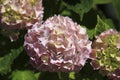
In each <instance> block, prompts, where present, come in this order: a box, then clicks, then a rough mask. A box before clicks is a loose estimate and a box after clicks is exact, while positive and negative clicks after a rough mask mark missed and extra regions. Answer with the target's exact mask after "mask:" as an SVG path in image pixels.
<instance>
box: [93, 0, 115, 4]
mask: <svg viewBox="0 0 120 80" xmlns="http://www.w3.org/2000/svg"><path fill="white" fill-rule="evenodd" d="M112 1H113V0H93V3H94V4H107V3H111V2H112Z"/></svg>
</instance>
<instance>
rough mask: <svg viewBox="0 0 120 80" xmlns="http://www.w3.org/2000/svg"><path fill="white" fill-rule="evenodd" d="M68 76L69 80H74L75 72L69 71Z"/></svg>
mask: <svg viewBox="0 0 120 80" xmlns="http://www.w3.org/2000/svg"><path fill="white" fill-rule="evenodd" d="M69 78H70V79H71V80H75V72H71V73H69Z"/></svg>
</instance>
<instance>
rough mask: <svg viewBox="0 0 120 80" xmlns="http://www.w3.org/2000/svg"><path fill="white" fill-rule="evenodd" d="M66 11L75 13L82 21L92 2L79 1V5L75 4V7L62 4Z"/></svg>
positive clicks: (89, 0)
mask: <svg viewBox="0 0 120 80" xmlns="http://www.w3.org/2000/svg"><path fill="white" fill-rule="evenodd" d="M63 5H65V6H66V7H67V8H68V9H70V10H72V11H73V12H75V13H77V14H78V15H79V16H80V18H81V19H80V20H81V21H82V19H83V15H84V14H85V13H87V12H88V11H89V10H90V9H91V8H92V6H93V2H92V0H81V3H77V4H76V5H75V6H73V5H69V4H67V3H65V2H63Z"/></svg>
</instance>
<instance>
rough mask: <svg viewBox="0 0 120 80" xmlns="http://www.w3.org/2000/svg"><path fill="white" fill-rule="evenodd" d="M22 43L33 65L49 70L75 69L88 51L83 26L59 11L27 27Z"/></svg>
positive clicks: (83, 62) (88, 47) (63, 70)
mask: <svg viewBox="0 0 120 80" xmlns="http://www.w3.org/2000/svg"><path fill="white" fill-rule="evenodd" d="M24 46H25V49H26V51H27V53H28V55H29V56H30V60H31V63H32V65H33V66H34V67H35V68H37V69H38V70H41V71H50V72H57V71H62V72H70V71H77V72H78V71H79V70H80V69H81V68H82V67H83V66H84V65H85V63H86V60H87V59H88V58H89V54H90V52H91V41H89V40H88V36H87V34H86V29H85V28H82V27H81V26H80V25H77V23H74V22H73V21H72V20H71V19H70V18H68V17H63V16H60V15H58V16H53V17H51V18H49V19H47V20H46V21H45V22H44V23H43V24H39V23H38V24H35V25H34V26H33V28H32V29H30V30H28V33H27V34H26V36H25V42H24Z"/></svg>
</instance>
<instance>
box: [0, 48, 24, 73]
mask: <svg viewBox="0 0 120 80" xmlns="http://www.w3.org/2000/svg"><path fill="white" fill-rule="evenodd" d="M22 51H23V47H20V48H18V49H12V50H11V52H10V53H9V54H7V55H5V56H4V57H0V74H5V73H7V72H9V71H11V64H12V63H13V61H14V60H15V59H16V58H17V57H18V56H19V54H20V53H21V52H22Z"/></svg>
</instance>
